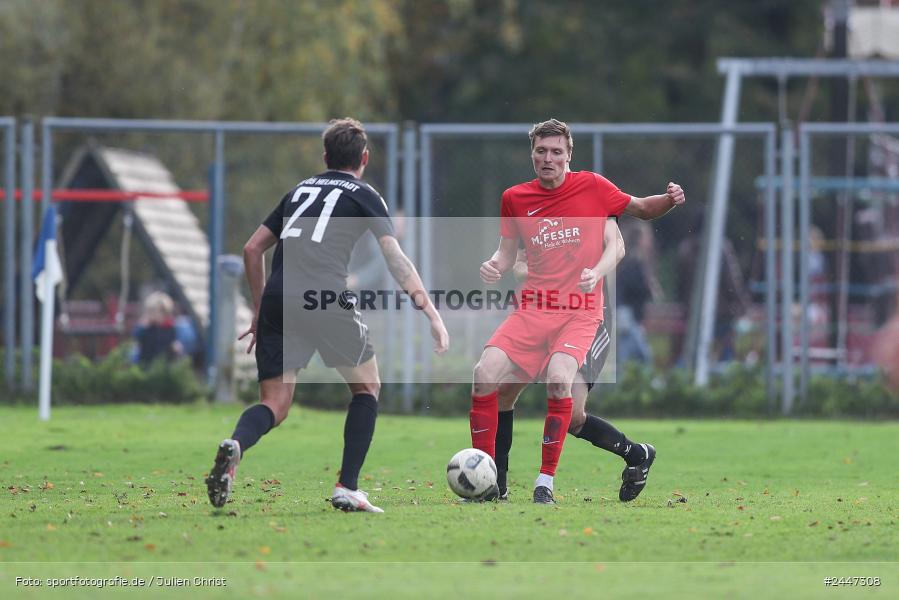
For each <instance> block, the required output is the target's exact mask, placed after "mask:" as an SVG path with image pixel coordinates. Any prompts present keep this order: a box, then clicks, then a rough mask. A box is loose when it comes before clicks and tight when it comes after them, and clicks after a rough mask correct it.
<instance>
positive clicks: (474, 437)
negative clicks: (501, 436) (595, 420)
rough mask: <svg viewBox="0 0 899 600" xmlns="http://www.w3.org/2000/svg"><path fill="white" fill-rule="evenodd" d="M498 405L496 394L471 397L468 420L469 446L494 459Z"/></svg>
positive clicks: (569, 411) (569, 410) (569, 413)
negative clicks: (469, 424) (469, 428)
mask: <svg viewBox="0 0 899 600" xmlns="http://www.w3.org/2000/svg"><path fill="white" fill-rule="evenodd" d="M498 411H499V405H498V403H497V392H495V391H494V392H492V393H490V394H487V395H486V396H475V395H474V394H472V395H471V412H470V413H468V420H469V422H470V423H471V445H472V446H474V447H475V448H477V449H478V450H483V451H484V452H486V453H487V454H489V455H490V458H494V459H495V458H496V424H497V421H498V420H499V412H498ZM568 415H569V419H570V418H571V402H570V401H569V406H568Z"/></svg>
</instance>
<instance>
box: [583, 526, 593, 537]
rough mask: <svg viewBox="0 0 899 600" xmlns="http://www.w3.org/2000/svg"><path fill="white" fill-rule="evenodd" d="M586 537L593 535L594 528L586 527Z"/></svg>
mask: <svg viewBox="0 0 899 600" xmlns="http://www.w3.org/2000/svg"><path fill="white" fill-rule="evenodd" d="M584 535H593V528H592V527H584Z"/></svg>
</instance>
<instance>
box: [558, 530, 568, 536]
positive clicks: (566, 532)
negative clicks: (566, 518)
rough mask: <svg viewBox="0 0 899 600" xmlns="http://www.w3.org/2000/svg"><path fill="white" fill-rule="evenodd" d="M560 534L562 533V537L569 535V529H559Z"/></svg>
mask: <svg viewBox="0 0 899 600" xmlns="http://www.w3.org/2000/svg"><path fill="white" fill-rule="evenodd" d="M559 535H561V536H562V537H565V536H566V535H568V530H567V529H560V530H559Z"/></svg>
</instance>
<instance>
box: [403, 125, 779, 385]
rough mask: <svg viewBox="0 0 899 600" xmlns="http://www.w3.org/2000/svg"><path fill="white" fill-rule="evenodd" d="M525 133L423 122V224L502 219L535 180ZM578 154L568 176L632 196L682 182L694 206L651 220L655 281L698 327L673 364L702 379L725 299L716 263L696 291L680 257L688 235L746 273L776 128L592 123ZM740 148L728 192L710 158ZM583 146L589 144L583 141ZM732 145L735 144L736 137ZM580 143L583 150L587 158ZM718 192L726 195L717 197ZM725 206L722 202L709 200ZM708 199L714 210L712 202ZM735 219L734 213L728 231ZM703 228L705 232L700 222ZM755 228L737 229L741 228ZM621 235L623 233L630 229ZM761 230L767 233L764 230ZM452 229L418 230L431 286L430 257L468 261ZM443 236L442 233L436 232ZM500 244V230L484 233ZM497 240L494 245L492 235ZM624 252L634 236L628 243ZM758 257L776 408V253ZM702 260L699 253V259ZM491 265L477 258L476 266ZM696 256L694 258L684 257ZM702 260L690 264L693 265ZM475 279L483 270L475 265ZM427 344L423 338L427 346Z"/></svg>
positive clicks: (771, 192) (768, 232)
mask: <svg viewBox="0 0 899 600" xmlns="http://www.w3.org/2000/svg"><path fill="white" fill-rule="evenodd" d="M529 128H530V125H527V124H508V125H497V124H466V125H459V124H427V125H422V126H421V128H420V148H421V161H420V167H419V168H420V207H421V215H422V217H424V218H423V219H422V221H421V222H422V223H423V224H424V225H425V226H427V225H428V224H430V223H433V222H435V221H434V220H431V219H429V217H435V218H439V217H447V216H452V217H471V218H477V217H495V216H498V214H499V197H500V194H501V193H502V191H503V189H505V188H506V187H509V186H510V185H512V184H513V183H514V182H517V181H523V180H530V179H532V178H533V177H534V174H533V170H532V167H531V164H530V159H529V150H528V145H527V144H528V141H527V132H528V130H529ZM572 133H573V136H574V141H575V146H574V154H573V160H572V163H573V164H572V168H573V169H575V170H577V169H581V168H585V169H590V170H593V171H596V172H601V173H603V174H605V175H606V176H607V177H608V178H609V179H611V180H612V181H613V182H615V183H616V184H617V185H618V186H619V187H621V188H622V189H624V190H625V191H626V192H628V193H631V194H632V195H636V196H645V195H651V194H655V193H660V192H662V191H664V189H665V186H666V184H667V182H668V181H669V180H674V181H678V182H679V183H681V184H682V185H683V186H684V188H685V189H686V190H687V194H688V198H689V199H688V202H687V205H686V206H685V207H684V209H681V210H680V211H679V212H675V213H672V214H671V215H669V216H667V217H665V218H663V219H660V220H658V221H655V222H653V224H652V228H653V231H654V238H655V239H656V243H657V246H658V248H657V252H656V254H655V260H654V261H653V262H654V263H655V265H656V268H655V273H654V275H655V276H656V277H657V278H658V279H660V280H662V283H661V287H664V288H667V289H666V290H664V293H665V295H666V296H667V298H668V300H669V302H671V301H672V300H674V301H675V302H674V303H675V304H677V305H679V306H686V307H688V310H687V311H686V313H687V314H689V315H690V322H691V326H690V327H689V328H688V331H687V332H685V333H686V334H685V335H684V337H685V338H686V339H685V340H681V341H680V342H678V343H676V344H674V345H675V346H679V345H680V344H681V343H683V344H684V345H685V346H686V348H685V349H684V351H680V350H677V349H673V350H671V352H673V354H675V355H676V356H672V357H671V358H670V360H669V361H668V362H669V364H676V363H679V362H681V356H682V355H683V356H684V357H686V359H687V363H688V364H694V358H695V368H696V369H697V371H700V370H705V371H708V370H709V369H710V368H711V367H710V363H712V362H714V360H713V359H712V357H711V354H712V344H713V335H714V328H715V326H716V321H715V317H716V310H717V308H716V307H717V303H718V299H719V294H718V290H719V279H720V277H719V273H720V265H721V261H718V260H713V261H702V264H699V265H693V266H695V273H696V275H695V277H694V278H693V280H694V285H693V286H692V288H691V286H690V285H689V284H687V285H684V284H685V281H684V279H686V278H685V277H682V275H683V273H681V274H679V273H678V269H679V268H681V267H682V266H683V265H679V264H678V261H676V260H675V259H674V256H675V254H676V253H677V252H678V251H679V250H681V251H683V250H684V248H685V246H684V243H683V242H684V238H685V236H687V237H690V238H693V241H694V242H696V243H697V244H696V245H695V246H694V247H695V252H697V253H698V252H699V245H698V242H699V240H700V238H701V240H702V243H701V247H702V248H703V249H704V250H703V252H702V254H700V255H699V257H700V260H701V259H702V257H704V256H715V257H718V256H721V255H722V251H723V250H722V248H723V246H724V245H725V243H726V240H730V241H729V242H727V243H729V244H731V245H732V246H733V247H735V248H736V251H737V254H738V255H739V256H743V257H744V258H745V264H744V265H743V267H744V269H745V270H746V271H748V270H749V269H750V267H751V262H752V261H751V260H750V259H751V258H752V257H753V254H754V253H755V252H756V248H757V247H758V244H757V241H758V238H765V239H769V240H770V239H774V238H775V237H776V235H775V219H776V215H775V210H776V205H775V186H774V184H773V180H769V179H765V180H766V181H768V183H767V184H766V185H765V186H764V187H763V189H761V190H756V189H755V186H754V184H753V182H754V181H755V180H756V178H758V177H759V176H763V177H765V178H769V177H772V178H773V176H774V173H775V165H776V128H775V127H774V125H772V124H767V123H765V124H743V125H736V126H732V127H724V126H721V125H719V124H714V123H713V124H645V123H636V124H615V125H608V124H585V123H576V124H573V125H572ZM725 137H731V138H735V139H736V140H739V141H740V146H739V147H738V148H737V157H738V161H737V163H738V164H739V165H740V167H739V169H738V170H737V171H736V172H735V173H734V174H733V178H734V180H735V181H736V183H737V185H735V186H734V189H733V190H732V191H728V187H729V181H728V182H721V181H719V180H718V179H717V178H715V177H714V173H713V171H712V165H713V163H714V161H713V160H712V157H713V155H714V153H715V151H716V149H717V147H718V145H719V144H720V143H721V140H722V138H725ZM585 141H586V143H585ZM731 143H732V144H733V143H734V141H733V140H731ZM584 146H586V147H587V149H586V150H585V149H582V148H583V147H584ZM722 183H723V188H722ZM719 198H720V199H723V204H722V205H719V202H720V201H719V202H713V200H716V199H719ZM706 200H708V202H706ZM728 210H730V211H732V213H736V214H738V215H739V217H740V218H739V219H734V220H733V221H732V222H731V226H730V227H726V224H727V213H728ZM698 223H701V225H697V224H698ZM746 223H749V224H750V226H749V227H743V228H741V227H740V225H741V224H746ZM623 226H626V224H623ZM757 226H761V231H759V230H758V229H757ZM446 229H447V228H431V229H427V230H424V231H421V232H419V234H418V237H419V239H420V248H419V252H420V254H419V256H420V261H421V268H422V272H423V274H424V275H423V277H424V280H425V284H426V286H429V285H430V283H431V281H432V280H433V277H432V274H433V273H434V271H435V269H436V268H437V264H438V261H436V260H435V255H445V254H446V253H447V252H462V251H465V250H466V247H465V245H464V244H461V245H460V244H459V243H458V239H456V238H453V236H448V238H444V239H441V233H442V231H446ZM441 230H442V231H441ZM485 233H486V235H488V236H491V235H492V236H496V235H497V232H496V231H493V232H485ZM494 239H495V237H494ZM625 242H626V244H627V243H628V240H627V238H626V239H625ZM765 248H766V249H765V251H764V257H763V259H762V260H761V263H762V265H763V266H762V271H761V273H760V275H761V277H763V278H764V281H765V284H764V286H763V299H762V302H763V304H764V313H763V314H764V316H761V315H760V318H758V319H757V323H758V325H759V326H760V327H762V328H764V330H765V332H764V348H760V349H759V350H760V352H759V354H760V355H764V356H765V360H766V361H767V369H766V374H767V385H768V395H769V398H771V399H772V401H773V399H774V396H775V394H774V373H775V370H776V369H775V360H776V359H775V357H776V348H775V344H776V339H777V337H776V318H775V310H776V309H775V306H776V297H775V294H776V287H777V286H776V272H775V248H774V245H773V244H767V245H766V246H765ZM694 256H695V255H694ZM484 258H486V256H484V257H480V258H477V257H472V264H473V265H477V264H480V261H482V260H484ZM686 258H693V257H689V256H688V257H686ZM691 262H695V261H691ZM474 269H475V270H476V267H474ZM425 338H426V336H421V335H420V336H418V339H421V340H422V343H427V340H426V339H425ZM425 350H426V348H424V347H422V352H421V354H420V355H421V356H422V361H423V363H424V364H423V367H424V369H425V370H426V371H427V370H428V369H429V368H430V362H429V353H427V352H426V351H425Z"/></svg>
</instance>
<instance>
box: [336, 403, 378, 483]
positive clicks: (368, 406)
mask: <svg viewBox="0 0 899 600" xmlns="http://www.w3.org/2000/svg"><path fill="white" fill-rule="evenodd" d="M377 417H378V401H377V399H376V398H375V397H374V396H372V395H371V394H356V395H355V396H353V399H352V400H350V406H349V408H348V409H347V413H346V422H345V423H344V426H343V464H342V465H341V467H340V479H339V481H340V485H342V486H343V487H345V488H348V489H351V490H355V489H358V486H359V471H361V470H362V463H364V462H365V455H366V454H368V447H369V446H370V445H371V438H372V435H374V433H375V419H376V418H377Z"/></svg>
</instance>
